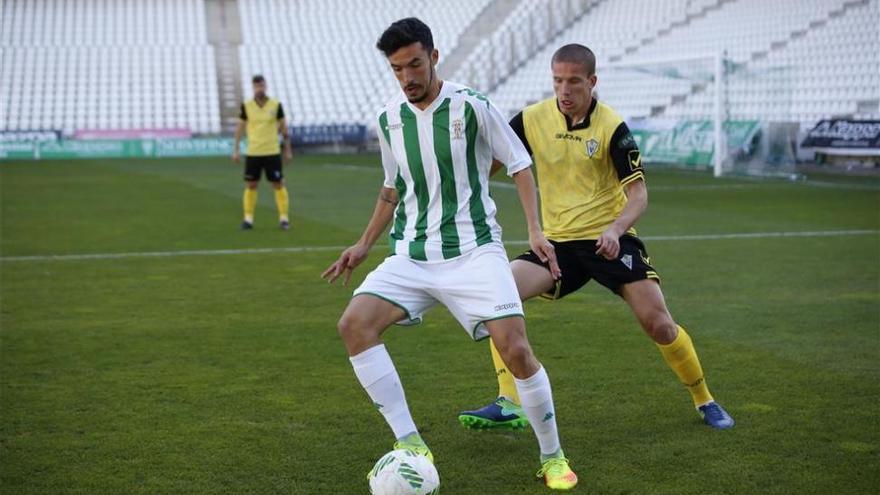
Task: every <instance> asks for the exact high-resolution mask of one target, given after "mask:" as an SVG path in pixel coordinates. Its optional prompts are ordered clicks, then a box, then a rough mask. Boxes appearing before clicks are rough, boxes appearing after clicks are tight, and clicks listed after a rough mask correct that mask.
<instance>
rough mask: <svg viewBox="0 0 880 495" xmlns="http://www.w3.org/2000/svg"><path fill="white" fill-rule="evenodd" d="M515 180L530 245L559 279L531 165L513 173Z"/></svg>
mask: <svg viewBox="0 0 880 495" xmlns="http://www.w3.org/2000/svg"><path fill="white" fill-rule="evenodd" d="M493 166H494V164H493ZM513 182H514V183H515V184H516V191H517V193H518V194H519V200H520V202H521V203H522V207H523V213H525V216H526V225H527V226H528V229H529V247H530V248H531V249H532V251H533V252H534V253H535V254H537V255H538V258H539V259H540V260H541V261H542V262H544V263H548V264H549V266H550V274H551V275H552V276H553V279H554V280H555V279H558V278H559V277H561V276H562V271H561V270H560V269H559V264H558V263H557V262H556V252H555V249H554V248H553V244H550V241H548V240H547V238H546V237H544V232H543V230H542V229H541V222H540V220H538V218H539V217H538V193H537V189H536V187H535V176H534V175H533V174H532V169H531V167H530V168H527V169H525V170H520V171H519V172H517V173H515V174H513Z"/></svg>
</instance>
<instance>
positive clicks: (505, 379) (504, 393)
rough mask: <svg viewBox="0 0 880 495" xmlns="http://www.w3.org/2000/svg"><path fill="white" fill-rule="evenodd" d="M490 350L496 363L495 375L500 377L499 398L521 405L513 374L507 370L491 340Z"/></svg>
mask: <svg viewBox="0 0 880 495" xmlns="http://www.w3.org/2000/svg"><path fill="white" fill-rule="evenodd" d="M489 348H490V349H491V350H492V362H493V363H495V375H496V376H497V377H498V397H507V398H508V399H510V400H511V401H513V402H515V403H517V404H519V392H517V391H516V383H514V382H513V374H512V373H511V372H510V370H509V369H507V365H505V364H504V360H503V359H501V354H498V349H496V348H495V342H492V339H489Z"/></svg>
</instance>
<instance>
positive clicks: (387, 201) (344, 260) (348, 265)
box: [321, 187, 399, 285]
mask: <svg viewBox="0 0 880 495" xmlns="http://www.w3.org/2000/svg"><path fill="white" fill-rule="evenodd" d="M398 201H399V198H398V196H397V190H396V189H391V188H388V187H382V189H381V190H380V191H379V198H378V199H377V200H376V207H375V208H374V209H373V216H372V217H371V218H370V222H369V223H368V224H367V228H366V229H365V230H364V233H363V235H361V238H360V239H359V240H358V241H357V243H356V244H355V245H353V246H351V247H350V248H348V249H346V250H345V251H343V252H342V254H341V255H339V259H337V260H336V262H334V263H333V264H332V265H330V267H329V268H327V269H326V270H324V273H322V274H321V278H323V279H326V280H327V281H328V282H329V283H331V284H332V283H333V282H335V281H336V279H337V278H339V276H340V275H343V274H344V275H345V278H344V279H343V281H342V284H343V285H348V280H349V279H350V278H351V272H352V271H353V270H354V269H355V268H356V267H357V266H358V265H360V264H361V263H363V262H364V260H365V259H367V255H369V253H370V248H372V247H373V244H375V243H376V239H378V238H379V236H380V235H382V233H383V232H385V229H386V228H388V224H389V223H391V218H392V217H393V216H394V208H395V207H396V206H397V202H398Z"/></svg>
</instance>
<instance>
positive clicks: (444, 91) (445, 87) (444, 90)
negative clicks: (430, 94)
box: [403, 81, 451, 115]
mask: <svg viewBox="0 0 880 495" xmlns="http://www.w3.org/2000/svg"><path fill="white" fill-rule="evenodd" d="M449 86H450V84H449V83H447V82H446V81H441V82H440V92H439V93H437V97H436V98H434V101H432V102H431V104H430V105H428V106H427V107H425V109H424V110H419V107H417V106H415V105H413V104H412V103H410V102H409V99H407V97H406V93H403V101H404V102H406V104H407V106H409V109H410V110H412V111H413V113H415V114H416V115H428V114H431V113H434V110H436V109H437V106H438V105H440V103H442V102H443V100H444V98H446V96H447V95H448V94H449V90H450V89H451V88H450V87H449Z"/></svg>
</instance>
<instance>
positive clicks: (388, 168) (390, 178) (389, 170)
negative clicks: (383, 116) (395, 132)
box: [379, 130, 398, 189]
mask: <svg viewBox="0 0 880 495" xmlns="http://www.w3.org/2000/svg"><path fill="white" fill-rule="evenodd" d="M379 150H380V152H381V154H382V170H383V171H384V172H385V182H383V183H382V185H383V186H385V187H387V188H389V189H395V188H397V184H396V182H397V167H398V165H397V160H395V159H394V153H393V152H392V151H391V144H389V143H388V140H387V139H385V135H384V134H383V133H382V131H381V130H380V131H379Z"/></svg>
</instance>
